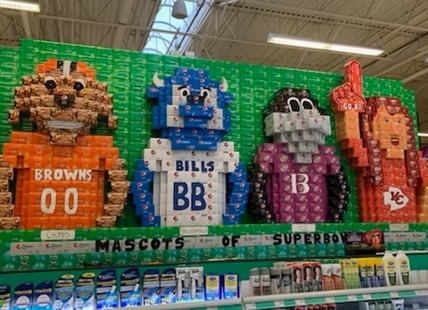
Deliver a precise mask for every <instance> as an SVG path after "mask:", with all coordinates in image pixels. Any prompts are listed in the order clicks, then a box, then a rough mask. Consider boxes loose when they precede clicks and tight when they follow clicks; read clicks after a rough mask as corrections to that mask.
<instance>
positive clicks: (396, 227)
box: [389, 224, 409, 231]
mask: <svg viewBox="0 0 428 310" xmlns="http://www.w3.org/2000/svg"><path fill="white" fill-rule="evenodd" d="M389 231H409V224H389Z"/></svg>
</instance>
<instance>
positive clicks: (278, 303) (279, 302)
mask: <svg viewBox="0 0 428 310" xmlns="http://www.w3.org/2000/svg"><path fill="white" fill-rule="evenodd" d="M273 304H274V306H275V308H282V307H284V306H285V305H284V302H283V301H282V300H277V301H275V302H274V303H273Z"/></svg>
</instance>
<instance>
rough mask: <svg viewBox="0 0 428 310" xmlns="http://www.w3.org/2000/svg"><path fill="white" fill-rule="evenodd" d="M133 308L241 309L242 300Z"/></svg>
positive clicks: (154, 309)
mask: <svg viewBox="0 0 428 310" xmlns="http://www.w3.org/2000/svg"><path fill="white" fill-rule="evenodd" d="M132 309H133V310H172V309H174V310H175V309H177V310H178V309H192V310H242V300H241V299H240V298H236V299H227V300H216V301H203V302H188V303H180V304H170V305H157V306H142V307H135V308H132Z"/></svg>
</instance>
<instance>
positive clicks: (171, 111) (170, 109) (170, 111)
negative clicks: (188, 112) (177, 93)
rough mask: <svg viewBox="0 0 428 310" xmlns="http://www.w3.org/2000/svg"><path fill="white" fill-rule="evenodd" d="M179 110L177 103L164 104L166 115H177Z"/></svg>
mask: <svg viewBox="0 0 428 310" xmlns="http://www.w3.org/2000/svg"><path fill="white" fill-rule="evenodd" d="M179 115H180V111H179V110H178V105H177V104H173V105H167V106H166V116H179Z"/></svg>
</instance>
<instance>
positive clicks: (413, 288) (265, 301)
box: [133, 284, 428, 310]
mask: <svg viewBox="0 0 428 310" xmlns="http://www.w3.org/2000/svg"><path fill="white" fill-rule="evenodd" d="M423 296H428V284H419V285H406V286H396V287H390V286H388V287H378V288H363V289H353V290H338V291H321V292H311V293H298V294H281V295H268V296H256V297H243V298H238V299H229V300H217V301H204V302H192V303H181V304H171V305H157V306H142V307H136V308H133V309H134V310H172V309H177V310H178V309H192V310H263V309H275V308H283V307H294V306H305V305H306V306H309V305H316V304H326V303H336V304H340V303H355V302H358V301H367V300H382V299H391V298H409V297H423Z"/></svg>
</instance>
